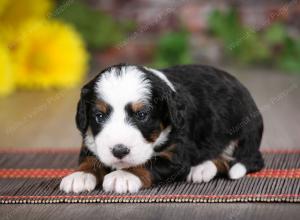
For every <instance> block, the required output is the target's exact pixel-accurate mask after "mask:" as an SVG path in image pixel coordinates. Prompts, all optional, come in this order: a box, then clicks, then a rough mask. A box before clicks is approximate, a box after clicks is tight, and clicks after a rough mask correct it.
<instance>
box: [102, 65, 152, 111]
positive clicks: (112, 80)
mask: <svg viewBox="0 0 300 220" xmlns="http://www.w3.org/2000/svg"><path fill="white" fill-rule="evenodd" d="M96 92H97V93H98V94H99V96H101V98H102V99H104V100H105V101H106V102H107V103H109V104H110V105H112V106H121V105H122V106H125V105H126V104H128V103H129V102H135V101H147V100H148V99H149V98H150V96H151V84H150V81H149V80H147V79H145V75H144V73H143V72H141V71H139V70H138V69H137V68H136V67H134V66H124V67H122V68H121V70H120V72H119V70H118V69H117V68H113V69H111V70H110V72H106V73H103V75H102V76H101V77H100V80H99V81H98V82H97V86H96ZM98 98H100V97H98Z"/></svg>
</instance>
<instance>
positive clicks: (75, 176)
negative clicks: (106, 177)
mask: <svg viewBox="0 0 300 220" xmlns="http://www.w3.org/2000/svg"><path fill="white" fill-rule="evenodd" d="M96 185H97V180H96V177H95V176H94V175H93V174H91V173H85V172H75V173H72V174H70V175H68V176H66V177H64V178H63V179H62V181H61V182H60V186H59V189H60V190H62V191H65V192H66V193H69V192H75V193H80V192H83V191H92V190H94V189H95V187H96Z"/></svg>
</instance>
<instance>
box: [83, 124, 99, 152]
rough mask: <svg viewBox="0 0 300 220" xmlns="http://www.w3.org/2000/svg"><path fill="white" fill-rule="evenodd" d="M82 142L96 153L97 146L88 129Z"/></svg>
mask: <svg viewBox="0 0 300 220" xmlns="http://www.w3.org/2000/svg"><path fill="white" fill-rule="evenodd" d="M84 143H85V145H86V146H87V147H88V149H89V150H90V151H92V152H93V153H94V154H97V146H96V143H95V139H94V136H93V135H92V132H91V130H90V129H88V130H87V133H86V134H85V137H84Z"/></svg>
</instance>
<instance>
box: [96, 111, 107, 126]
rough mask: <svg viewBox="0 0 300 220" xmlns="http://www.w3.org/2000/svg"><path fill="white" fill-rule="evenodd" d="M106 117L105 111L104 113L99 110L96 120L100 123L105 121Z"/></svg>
mask: <svg viewBox="0 0 300 220" xmlns="http://www.w3.org/2000/svg"><path fill="white" fill-rule="evenodd" d="M104 118H105V115H104V113H102V112H97V113H96V122H97V123H98V124H100V123H101V122H103V121H104Z"/></svg>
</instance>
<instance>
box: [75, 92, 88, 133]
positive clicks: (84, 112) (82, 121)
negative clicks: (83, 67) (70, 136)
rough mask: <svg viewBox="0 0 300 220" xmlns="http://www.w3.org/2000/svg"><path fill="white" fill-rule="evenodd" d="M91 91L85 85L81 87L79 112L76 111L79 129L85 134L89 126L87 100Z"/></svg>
mask: <svg viewBox="0 0 300 220" xmlns="http://www.w3.org/2000/svg"><path fill="white" fill-rule="evenodd" d="M89 93H90V90H89V88H87V87H86V86H84V87H83V88H82V89H81V95H80V100H79V102H78V104H77V113H76V125H77V128H78V130H79V131H80V132H81V133H82V134H85V133H86V131H87V128H88V108H89V106H88V103H87V101H86V99H87V96H88V94H89Z"/></svg>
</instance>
